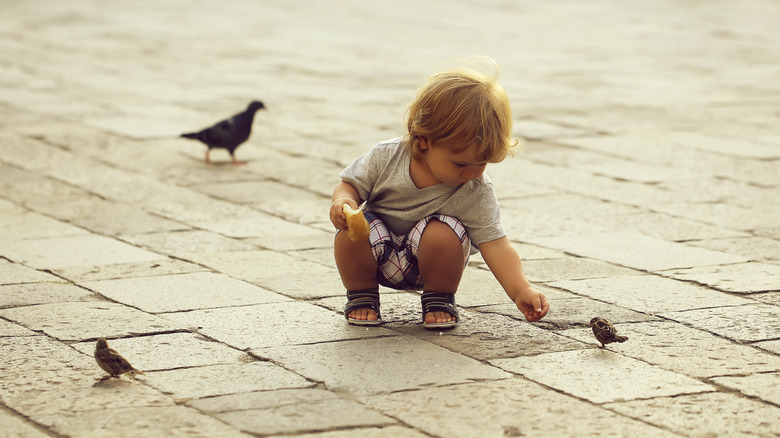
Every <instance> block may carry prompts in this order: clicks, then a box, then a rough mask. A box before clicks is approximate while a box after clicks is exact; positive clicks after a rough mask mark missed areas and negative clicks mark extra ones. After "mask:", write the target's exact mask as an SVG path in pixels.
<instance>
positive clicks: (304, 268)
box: [189, 250, 345, 299]
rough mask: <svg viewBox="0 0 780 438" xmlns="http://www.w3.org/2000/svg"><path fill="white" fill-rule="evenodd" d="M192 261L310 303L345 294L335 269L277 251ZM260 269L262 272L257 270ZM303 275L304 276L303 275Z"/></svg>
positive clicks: (199, 256) (205, 256)
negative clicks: (310, 301)
mask: <svg viewBox="0 0 780 438" xmlns="http://www.w3.org/2000/svg"><path fill="white" fill-rule="evenodd" d="M189 260H190V261H192V262H195V263H199V264H203V265H205V266H208V267H210V268H212V269H214V270H216V271H219V272H222V273H224V274H227V275H229V276H231V277H233V278H236V279H239V280H244V281H246V282H248V283H252V284H256V285H258V286H261V287H264V288H266V289H269V290H272V291H274V292H277V293H280V294H282V295H286V296H289V297H292V298H301V299H311V298H321V297H326V296H334V295H343V294H344V293H345V289H344V286H343V285H342V284H341V280H340V277H339V276H338V271H337V270H336V269H334V268H328V267H325V266H318V265H313V264H311V263H306V262H305V261H304V260H301V259H297V258H294V257H292V256H289V255H287V254H284V253H279V252H275V251H267V250H260V251H235V252H229V253H223V254H221V255H220V257H219V258H214V257H212V256H211V255H210V254H191V255H190V256H189ZM259 266H262V267H263V269H262V270H260V269H257V268H258V267H259ZM301 272H304V273H305V275H300V273H301Z"/></svg>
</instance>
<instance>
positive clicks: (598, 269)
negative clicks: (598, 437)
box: [523, 257, 639, 282]
mask: <svg viewBox="0 0 780 438" xmlns="http://www.w3.org/2000/svg"><path fill="white" fill-rule="evenodd" d="M523 269H524V271H526V272H527V273H526V277H527V278H528V280H529V281H531V282H547V281H555V280H579V279H583V278H599V277H612V276H616V275H631V274H638V273H639V272H637V271H635V270H633V269H627V268H623V267H620V266H615V265H613V264H610V263H606V262H602V261H599V260H593V259H586V258H583V257H561V258H558V259H544V260H527V261H524V262H523Z"/></svg>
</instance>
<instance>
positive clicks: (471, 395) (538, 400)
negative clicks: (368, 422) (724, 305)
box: [362, 378, 676, 437]
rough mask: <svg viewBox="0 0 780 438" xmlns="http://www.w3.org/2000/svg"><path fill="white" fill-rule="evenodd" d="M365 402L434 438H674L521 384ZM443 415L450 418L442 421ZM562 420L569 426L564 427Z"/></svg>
mask: <svg viewBox="0 0 780 438" xmlns="http://www.w3.org/2000/svg"><path fill="white" fill-rule="evenodd" d="M362 400H364V401H365V403H366V404H368V405H369V406H371V407H373V408H375V409H377V410H379V411H380V412H383V413H385V414H387V415H391V416H393V417H395V418H398V419H400V420H402V421H404V422H405V423H407V424H410V425H412V426H415V427H417V428H419V429H421V430H423V431H425V432H427V433H429V434H432V435H434V436H452V437H474V436H544V437H555V436H615V437H617V436H626V435H633V434H637V435H643V436H659V437H664V436H670V437H671V436H676V435H675V434H673V433H671V432H667V431H665V430H663V429H659V428H656V427H653V426H651V425H648V424H646V423H642V422H639V421H636V420H633V419H631V418H627V417H624V416H621V415H617V414H615V413H613V412H610V411H608V410H605V409H600V408H599V407H598V406H594V405H591V404H588V403H584V402H582V401H581V400H577V399H575V398H572V397H568V396H566V395H564V394H561V393H559V392H555V391H548V390H545V389H544V388H543V387H542V386H540V385H538V384H536V383H533V382H530V381H527V380H524V379H520V378H513V379H504V380H498V381H491V382H478V383H469V384H464V385H452V386H444V387H433V388H425V389H421V390H418V391H403V392H397V393H393V394H387V395H379V396H374V397H365V398H363V399H362ZM442 410H445V411H446V412H448V415H446V416H442V415H440V414H439V413H440V412H442ZM525 412H533V415H523V413H525ZM563 415H565V417H566V419H567V420H566V421H560V419H561V416H563Z"/></svg>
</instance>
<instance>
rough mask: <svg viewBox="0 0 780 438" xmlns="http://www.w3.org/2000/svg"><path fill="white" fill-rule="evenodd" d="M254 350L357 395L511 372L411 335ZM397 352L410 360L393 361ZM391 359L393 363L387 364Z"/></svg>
mask: <svg viewBox="0 0 780 438" xmlns="http://www.w3.org/2000/svg"><path fill="white" fill-rule="evenodd" d="M364 330H365V329H364ZM253 353H256V354H257V355H259V356H261V357H265V358H269V359H271V360H273V361H274V362H275V363H280V364H282V365H283V366H284V367H285V368H287V369H291V370H293V371H295V372H297V373H299V374H301V375H303V376H306V377H307V378H309V379H312V380H316V381H320V382H324V383H325V385H326V386H327V388H328V389H329V390H331V391H336V392H348V393H351V394H357V395H370V394H381V393H389V392H395V391H403V390H409V389H418V388H422V387H425V386H431V385H437V386H438V385H452V384H456V383H464V382H471V381H476V380H496V379H503V378H507V377H508V376H509V375H508V374H507V373H505V372H503V371H501V370H499V369H498V368H495V367H491V366H489V365H485V364H483V363H480V362H477V361H475V360H473V359H470V358H467V357H465V356H462V355H459V354H456V353H453V352H451V351H449V350H446V349H444V348H442V347H439V346H436V345H434V344H431V343H429V342H425V341H422V340H420V339H417V338H415V337H411V336H394V337H382V338H374V339H360V340H352V341H341V342H326V343H318V344H311V345H293V346H280V347H273V348H267V349H264V350H258V351H256V352H253ZM397 357H404V358H406V359H405V360H403V361H401V362H398V361H393V359H394V358H397ZM356 358H361V360H355V359H356ZM389 361H393V362H392V363H393V364H394V366H392V367H388V366H387V363H388V362H389Z"/></svg>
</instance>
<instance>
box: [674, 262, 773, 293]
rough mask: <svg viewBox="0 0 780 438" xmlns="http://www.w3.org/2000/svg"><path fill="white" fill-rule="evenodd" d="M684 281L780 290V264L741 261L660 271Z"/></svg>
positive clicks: (739, 290)
mask: <svg viewBox="0 0 780 438" xmlns="http://www.w3.org/2000/svg"><path fill="white" fill-rule="evenodd" d="M660 274H661V275H668V276H670V277H674V278H677V279H679V280H684V281H693V282H696V283H699V284H705V285H707V286H709V287H712V288H714V289H718V290H722V291H726V292H736V293H748V294H749V293H756V292H768V291H780V265H773V264H769V263H739V264H736V265H723V266H702V267H698V268H691V269H678V270H673V271H664V272H660Z"/></svg>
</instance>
